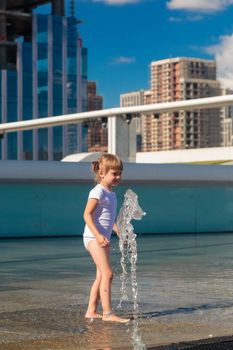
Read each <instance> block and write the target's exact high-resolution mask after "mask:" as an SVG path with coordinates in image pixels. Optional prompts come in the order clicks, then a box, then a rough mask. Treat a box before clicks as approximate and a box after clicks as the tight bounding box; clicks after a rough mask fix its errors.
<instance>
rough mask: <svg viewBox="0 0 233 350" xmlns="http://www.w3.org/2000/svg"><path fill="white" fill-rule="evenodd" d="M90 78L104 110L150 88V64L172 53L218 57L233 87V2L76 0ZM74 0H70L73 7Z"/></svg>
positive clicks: (222, 74)
mask: <svg viewBox="0 0 233 350" xmlns="http://www.w3.org/2000/svg"><path fill="white" fill-rule="evenodd" d="M75 4H76V5H75V6H76V10H75V11H76V15H77V17H78V18H79V19H81V20H82V21H83V23H82V24H81V25H80V26H79V31H80V35H81V37H82V39H83V45H84V46H85V47H87V49H88V79H89V80H95V81H96V82H97V89H98V93H99V94H100V95H102V96H103V98H104V108H110V107H117V106H119V104H120V94H121V93H126V92H131V91H137V90H140V89H149V87H150V63H151V62H152V61H155V60H160V59H165V58H172V57H180V56H182V57H197V58H207V59H215V60H216V62H217V76H218V79H219V80H221V82H222V84H223V85H224V86H225V87H232V88H233V21H232V18H233V0H76V1H75ZM68 5H69V0H66V6H67V8H68Z"/></svg>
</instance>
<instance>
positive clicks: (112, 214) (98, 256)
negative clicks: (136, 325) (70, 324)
mask: <svg viewBox="0 0 233 350" xmlns="http://www.w3.org/2000/svg"><path fill="white" fill-rule="evenodd" d="M92 165H93V171H94V172H95V174H96V181H97V182H98V184H97V185H96V186H95V187H94V188H93V189H92V190H91V191H90V193H89V196H88V201H87V205H86V208H85V211H84V220H85V222H86V226H85V229H84V234H83V242H84V246H85V248H86V249H87V250H88V252H89V253H90V255H91V256H92V259H93V261H94V263H95V265H96V279H95V281H94V283H93V285H92V287H91V290H90V297H89V303H88V308H87V312H86V315H85V317H86V318H102V320H103V321H112V322H120V323H127V322H128V321H129V319H125V318H122V317H119V316H116V315H115V314H114V313H113V312H112V308H111V282H112V278H113V273H112V268H111V264H110V239H111V233H112V229H113V230H114V231H115V232H116V233H117V235H118V228H117V226H116V224H115V218H116V207H117V199H116V194H115V193H114V192H113V191H112V187H113V186H116V185H118V184H119V182H120V179H121V173H122V170H123V165H122V161H121V160H120V159H119V158H118V157H117V156H115V155H113V154H103V155H102V156H101V157H100V158H99V159H98V161H95V162H93V163H92ZM99 297H100V300H101V304H102V309H103V315H99V314H98V313H97V306H98V300H99Z"/></svg>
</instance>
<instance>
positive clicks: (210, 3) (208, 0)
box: [167, 0, 233, 12]
mask: <svg viewBox="0 0 233 350" xmlns="http://www.w3.org/2000/svg"><path fill="white" fill-rule="evenodd" d="M232 4H233V0H169V1H168V2H167V7H168V8H169V9H170V10H186V11H193V12H216V11H221V10H223V9H225V8H226V7H228V6H230V5H232Z"/></svg>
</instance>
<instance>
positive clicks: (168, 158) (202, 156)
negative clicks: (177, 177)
mask: <svg viewBox="0 0 233 350" xmlns="http://www.w3.org/2000/svg"><path fill="white" fill-rule="evenodd" d="M211 160H229V161H231V160H233V147H212V148H198V149H189V150H176V151H158V152H137V154H136V163H187V162H198V161H199V162H201V161H211Z"/></svg>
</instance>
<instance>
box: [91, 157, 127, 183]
mask: <svg viewBox="0 0 233 350" xmlns="http://www.w3.org/2000/svg"><path fill="white" fill-rule="evenodd" d="M111 169H112V170H117V171H122V170H123V164H122V161H121V159H120V158H119V157H118V156H115V155H114V154H110V153H105V154H102V155H101V156H100V157H99V159H98V160H96V161H94V162H92V170H93V171H94V173H95V175H96V176H95V181H96V182H98V183H100V182H101V177H100V175H99V171H100V170H102V171H103V172H104V173H105V174H107V173H108V171H109V170H111Z"/></svg>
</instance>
